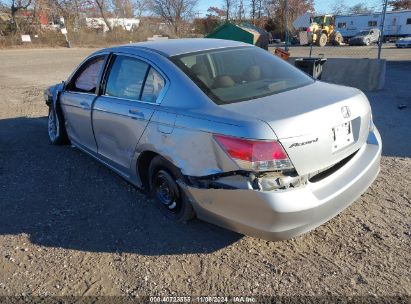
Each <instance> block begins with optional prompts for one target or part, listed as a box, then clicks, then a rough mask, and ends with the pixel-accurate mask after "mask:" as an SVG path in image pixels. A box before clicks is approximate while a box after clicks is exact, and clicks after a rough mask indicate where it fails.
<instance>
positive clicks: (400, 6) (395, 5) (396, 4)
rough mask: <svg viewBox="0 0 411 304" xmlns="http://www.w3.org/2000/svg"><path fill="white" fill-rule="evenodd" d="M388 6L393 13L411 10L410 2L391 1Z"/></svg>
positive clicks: (408, 0) (409, 0)
mask: <svg viewBox="0 0 411 304" xmlns="http://www.w3.org/2000/svg"><path fill="white" fill-rule="evenodd" d="M388 4H389V5H390V6H391V7H392V10H393V11H398V10H406V9H411V0H393V1H389V2H388Z"/></svg>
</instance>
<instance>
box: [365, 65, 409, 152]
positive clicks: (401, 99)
mask: <svg viewBox="0 0 411 304" xmlns="http://www.w3.org/2000/svg"><path fill="white" fill-rule="evenodd" d="M410 71H411V61H387V69H386V75H385V76H386V77H385V87H384V89H383V90H380V91H375V92H367V93H366V95H367V97H368V99H369V100H370V103H371V107H372V111H373V120H374V123H375V125H376V126H377V128H378V130H379V131H380V133H381V137H382V153H383V155H385V156H392V157H411V140H410V138H411V88H410V85H408V84H410Z"/></svg>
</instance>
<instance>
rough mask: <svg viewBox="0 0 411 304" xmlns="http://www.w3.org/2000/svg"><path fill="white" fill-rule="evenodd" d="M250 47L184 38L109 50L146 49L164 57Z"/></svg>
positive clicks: (128, 45) (241, 44) (133, 44)
mask: <svg viewBox="0 0 411 304" xmlns="http://www.w3.org/2000/svg"><path fill="white" fill-rule="evenodd" d="M241 46H243V47H244V46H249V47H250V46H251V45H250V44H247V43H243V42H238V41H232V40H223V39H210V38H186V39H164V40H157V41H146V42H138V43H130V44H126V45H121V46H118V47H113V48H111V49H112V50H118V49H128V50H130V49H146V50H147V49H148V50H152V51H154V52H157V53H160V54H162V55H164V56H166V57H171V56H176V55H181V54H187V53H194V52H200V51H205V50H211V49H219V48H228V47H241Z"/></svg>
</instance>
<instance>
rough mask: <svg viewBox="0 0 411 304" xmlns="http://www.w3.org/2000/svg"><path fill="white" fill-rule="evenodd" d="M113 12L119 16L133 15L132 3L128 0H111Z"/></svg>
mask: <svg viewBox="0 0 411 304" xmlns="http://www.w3.org/2000/svg"><path fill="white" fill-rule="evenodd" d="M111 2H112V6H113V12H114V15H115V16H116V17H119V18H132V17H134V7H133V6H134V3H133V2H132V1H130V0H112V1H111Z"/></svg>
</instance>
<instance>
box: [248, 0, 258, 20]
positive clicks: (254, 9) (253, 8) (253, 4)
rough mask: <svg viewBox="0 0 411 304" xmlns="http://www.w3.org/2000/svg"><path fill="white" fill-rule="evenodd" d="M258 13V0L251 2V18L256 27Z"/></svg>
mask: <svg viewBox="0 0 411 304" xmlns="http://www.w3.org/2000/svg"><path fill="white" fill-rule="evenodd" d="M256 12H257V0H250V17H251V21H252V22H253V24H254V25H255V16H256Z"/></svg>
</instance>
